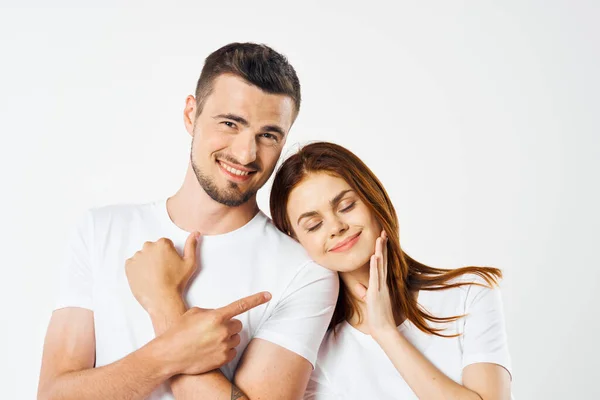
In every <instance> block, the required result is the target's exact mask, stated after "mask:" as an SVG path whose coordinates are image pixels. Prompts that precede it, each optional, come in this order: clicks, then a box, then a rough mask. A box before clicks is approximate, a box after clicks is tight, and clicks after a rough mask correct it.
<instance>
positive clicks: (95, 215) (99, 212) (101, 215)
mask: <svg viewBox="0 0 600 400" xmlns="http://www.w3.org/2000/svg"><path fill="white" fill-rule="evenodd" d="M159 204H160V201H154V202H148V203H117V204H109V205H104V206H99V207H93V208H89V209H88V211H87V213H88V215H89V216H90V218H92V220H93V221H94V222H96V221H103V220H114V219H125V220H127V219H130V218H135V217H140V216H144V215H146V214H148V213H154V212H156V211H157V210H158V206H159Z"/></svg>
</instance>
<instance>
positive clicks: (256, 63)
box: [184, 43, 301, 207]
mask: <svg viewBox="0 0 600 400" xmlns="http://www.w3.org/2000/svg"><path fill="white" fill-rule="evenodd" d="M300 100H301V99H300V82H299V81H298V77H297V76H296V72H295V71H294V68H293V67H292V66H291V65H290V64H289V63H288V62H287V60H286V58H285V57H284V56H282V55H281V54H279V53H277V52H276V51H274V50H273V49H271V48H269V47H267V46H265V45H257V44H253V43H232V44H229V45H227V46H224V47H222V48H220V49H219V50H217V51H215V52H214V53H212V54H211V55H209V56H208V57H207V59H206V62H205V65H204V68H203V69H202V73H201V75H200V79H199V80H198V85H197V87H196V96H195V97H194V96H188V98H187V100H186V108H185V111H184V121H185V124H186V128H187V130H188V132H189V133H190V135H192V137H193V140H192V151H191V164H192V168H193V170H194V173H195V175H196V178H197V179H198V182H199V183H200V185H201V186H202V188H203V189H204V191H205V192H206V193H207V194H208V195H209V196H210V197H211V198H212V199H213V200H215V201H217V202H219V203H222V204H225V205H227V206H231V207H236V206H239V205H241V204H244V203H245V202H247V201H248V200H249V199H251V198H252V197H253V196H254V195H255V194H256V192H257V191H258V189H260V188H261V187H262V186H263V185H264V183H265V182H266V181H267V180H268V179H269V176H270V175H271V173H272V172H273V169H274V168H275V165H276V163H277V160H278V159H279V155H280V154H281V150H282V148H283V145H284V144H285V141H286V139H287V134H288V132H289V130H290V128H291V126H292V123H293V122H294V120H295V118H296V116H297V115H298V111H299V109H300Z"/></svg>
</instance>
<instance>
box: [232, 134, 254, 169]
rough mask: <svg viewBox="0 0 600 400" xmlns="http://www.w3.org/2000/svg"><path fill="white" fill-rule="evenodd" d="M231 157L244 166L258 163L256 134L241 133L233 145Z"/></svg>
mask: <svg viewBox="0 0 600 400" xmlns="http://www.w3.org/2000/svg"><path fill="white" fill-rule="evenodd" d="M231 155H232V156H233V157H234V158H235V159H236V160H237V161H238V162H239V163H240V164H242V165H247V164H250V163H251V162H254V161H256V138H255V136H254V134H252V133H249V132H248V133H246V132H240V133H239V134H238V135H237V136H236V137H235V139H234V141H233V143H232V145H231Z"/></svg>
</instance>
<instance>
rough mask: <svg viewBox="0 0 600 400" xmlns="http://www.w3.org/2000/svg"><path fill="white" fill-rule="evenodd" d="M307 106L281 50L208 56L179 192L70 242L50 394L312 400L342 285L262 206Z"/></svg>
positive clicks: (48, 376)
mask: <svg viewBox="0 0 600 400" xmlns="http://www.w3.org/2000/svg"><path fill="white" fill-rule="evenodd" d="M299 107H300V83H299V81H298V78H297V76H296V73H295V71H294V69H293V68H292V66H291V65H289V64H288V62H287V60H286V59H285V57H283V56H282V55H280V54H278V53H277V52H275V51H274V50H272V49H271V48H269V47H267V46H264V45H255V44H249V43H245V44H240V43H233V44H230V45H227V46H224V47H223V48H221V49H219V50H217V51H215V52H214V53H212V54H211V55H210V56H209V57H208V58H207V59H206V62H205V65H204V68H203V70H202V73H201V75H200V79H199V80H198V85H197V88H196V93H195V97H194V96H188V98H187V99H186V106H185V110H184V122H185V126H186V129H187V131H188V132H189V134H190V135H191V136H192V149H191V156H190V162H189V165H188V169H187V173H186V176H185V179H184V182H183V184H182V186H181V188H180V189H179V191H178V192H177V193H176V194H175V195H173V196H172V197H170V198H169V199H168V200H166V201H161V202H155V203H150V204H145V205H129V206H125V205H121V206H111V207H105V208H100V209H95V210H91V211H90V212H88V213H87V215H86V216H85V218H84V219H83V220H82V221H81V223H80V224H79V226H78V227H77V229H76V231H75V233H74V235H73V237H72V239H71V240H70V244H69V251H68V254H67V260H66V262H65V264H64V265H63V268H62V272H61V274H62V277H61V290H60V297H59V302H58V304H57V306H56V310H55V311H54V313H53V315H52V318H51V321H50V324H49V327H48V332H47V335H46V341H45V344H44V356H43V360H42V371H41V375H40V385H39V398H44V399H46V398H48V399H50V398H52V399H54V398H61V399H70V398H73V399H141V398H147V397H149V398H151V399H168V398H173V397H174V398H177V399H191V398H193V399H201V398H206V399H220V398H223V399H225V398H227V399H231V398H241V397H244V398H250V399H253V398H260V399H275V398H277V399H283V398H285V399H288V398H299V397H301V396H302V394H303V392H304V389H305V387H306V384H307V382H308V378H309V375H310V373H311V370H312V366H313V365H314V363H315V358H316V354H317V351H318V347H319V344H320V342H321V339H322V337H323V335H324V333H325V330H326V328H327V325H328V323H329V320H330V318H331V315H332V313H333V309H334V306H335V302H336V299H337V291H338V280H337V278H336V277H335V276H334V275H332V274H331V273H330V272H328V271H326V270H325V269H323V268H321V267H320V266H318V265H316V264H315V263H314V262H313V261H311V260H310V259H309V258H308V257H307V256H306V254H305V252H304V251H303V250H302V248H301V247H300V245H298V244H297V243H296V242H294V241H293V240H292V239H290V238H288V237H287V236H286V235H284V234H282V233H280V232H279V231H277V229H276V228H275V227H274V226H273V225H272V224H271V222H270V221H269V220H268V218H267V217H266V216H265V215H264V214H263V213H262V212H261V211H260V210H259V209H258V206H257V203H256V192H257V190H258V189H259V188H260V187H262V186H263V184H264V183H265V182H266V181H267V179H268V178H269V176H270V175H271V174H272V172H273V170H274V168H275V165H276V162H277V160H278V158H279V156H280V153H281V150H282V148H283V145H284V144H285V141H286V139H287V135H288V132H289V130H290V128H291V126H292V124H293V122H294V120H295V118H296V116H297V114H298V111H299ZM190 232H191V233H190ZM198 232H200V233H202V237H201V239H200V241H199V244H198V245H197V242H198V239H199V238H200V234H199V233H198ZM164 238H169V239H164ZM196 246H197V247H198V252H199V256H198V255H197V253H196ZM177 251H180V252H182V253H183V254H182V255H181V256H180V255H179V253H178V252H177ZM188 284H189V285H188ZM186 287H187V291H184V288H186ZM263 291H265V292H263ZM249 295H250V296H249ZM239 299H241V300H239ZM186 303H187V305H190V306H197V307H193V308H191V309H189V310H188V311H186V309H187V305H186ZM200 307H201V308H200ZM171 390H172V394H171Z"/></svg>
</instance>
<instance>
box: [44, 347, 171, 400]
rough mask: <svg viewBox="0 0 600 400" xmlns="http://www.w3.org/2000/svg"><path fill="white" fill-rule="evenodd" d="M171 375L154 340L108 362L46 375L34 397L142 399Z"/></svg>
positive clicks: (92, 399)
mask: <svg viewBox="0 0 600 400" xmlns="http://www.w3.org/2000/svg"><path fill="white" fill-rule="evenodd" d="M172 375H173V373H172V371H170V370H169V366H168V362H167V361H166V358H165V357H164V355H163V353H162V350H161V349H160V345H159V344H157V342H156V340H155V341H152V342H150V343H148V344H147V345H146V346H144V347H142V348H140V349H139V350H137V351H135V352H133V353H131V354H129V355H127V356H126V357H124V358H122V359H120V360H118V361H115V362H114V363H112V364H108V365H105V366H103V367H99V368H91V369H86V370H82V371H73V372H68V373H65V374H61V375H59V376H57V377H54V378H52V379H50V380H49V382H51V383H49V384H47V385H46V386H45V387H40V390H39V393H38V399H78V400H79V399H90V400H95V399H98V400H100V399H102V400H103V399H114V400H120V399H123V400H125V399H127V400H134V399H143V398H145V397H147V396H148V395H149V394H150V393H151V392H152V390H154V388H156V387H157V386H158V385H160V384H161V383H163V382H164V381H166V380H167V379H169V378H170V377H171V376H172Z"/></svg>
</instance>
